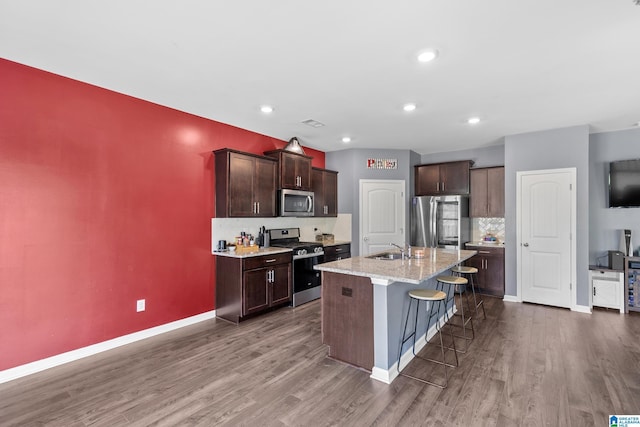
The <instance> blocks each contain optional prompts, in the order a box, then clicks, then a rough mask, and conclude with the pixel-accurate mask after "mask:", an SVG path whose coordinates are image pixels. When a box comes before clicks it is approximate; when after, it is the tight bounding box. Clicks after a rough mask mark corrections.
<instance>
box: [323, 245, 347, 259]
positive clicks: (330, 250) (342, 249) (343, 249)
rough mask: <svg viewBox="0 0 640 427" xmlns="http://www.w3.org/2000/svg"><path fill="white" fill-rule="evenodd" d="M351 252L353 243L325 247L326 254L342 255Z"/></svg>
mask: <svg viewBox="0 0 640 427" xmlns="http://www.w3.org/2000/svg"><path fill="white" fill-rule="evenodd" d="M350 252H351V244H350V243H345V244H342V245H331V246H325V247H324V256H325V257H326V256H331V257H333V256H340V255H344V254H348V253H350Z"/></svg>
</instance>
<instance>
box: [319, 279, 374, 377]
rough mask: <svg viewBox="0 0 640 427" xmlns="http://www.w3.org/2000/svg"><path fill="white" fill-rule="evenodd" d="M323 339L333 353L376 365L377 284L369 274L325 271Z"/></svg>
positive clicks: (365, 365)
mask: <svg viewBox="0 0 640 427" xmlns="http://www.w3.org/2000/svg"><path fill="white" fill-rule="evenodd" d="M321 307H322V342H323V343H324V344H327V345H328V346H329V356H330V357H332V358H335V359H338V360H341V361H343V362H347V363H349V364H352V365H355V366H358V367H361V368H364V369H366V370H368V371H371V369H372V368H373V358H374V353H373V286H372V284H371V280H370V279H369V278H368V277H360V276H352V275H348V274H340V273H333V272H327V271H323V272H322V299H321Z"/></svg>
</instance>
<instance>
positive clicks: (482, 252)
mask: <svg viewBox="0 0 640 427" xmlns="http://www.w3.org/2000/svg"><path fill="white" fill-rule="evenodd" d="M478 253H479V254H490V253H491V252H490V251H478Z"/></svg>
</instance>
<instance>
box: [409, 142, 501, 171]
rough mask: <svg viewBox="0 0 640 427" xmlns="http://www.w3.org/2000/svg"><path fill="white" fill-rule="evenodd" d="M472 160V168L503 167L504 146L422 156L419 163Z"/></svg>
mask: <svg viewBox="0 0 640 427" xmlns="http://www.w3.org/2000/svg"><path fill="white" fill-rule="evenodd" d="M457 160H473V161H474V162H475V163H474V165H473V167H474V168H487V167H491V166H504V144H500V145H492V146H490V147H484V148H475V149H472V150H460V151H449V152H446V153H435V154H424V155H423V156H422V159H421V161H420V163H441V162H454V161H457Z"/></svg>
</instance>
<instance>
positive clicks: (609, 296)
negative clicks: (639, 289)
mask: <svg viewBox="0 0 640 427" xmlns="http://www.w3.org/2000/svg"><path fill="white" fill-rule="evenodd" d="M589 279H590V282H591V300H592V305H593V306H594V307H606V308H615V309H616V310H620V314H624V304H625V293H624V271H619V270H611V269H608V268H605V267H597V266H590V267H589Z"/></svg>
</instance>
